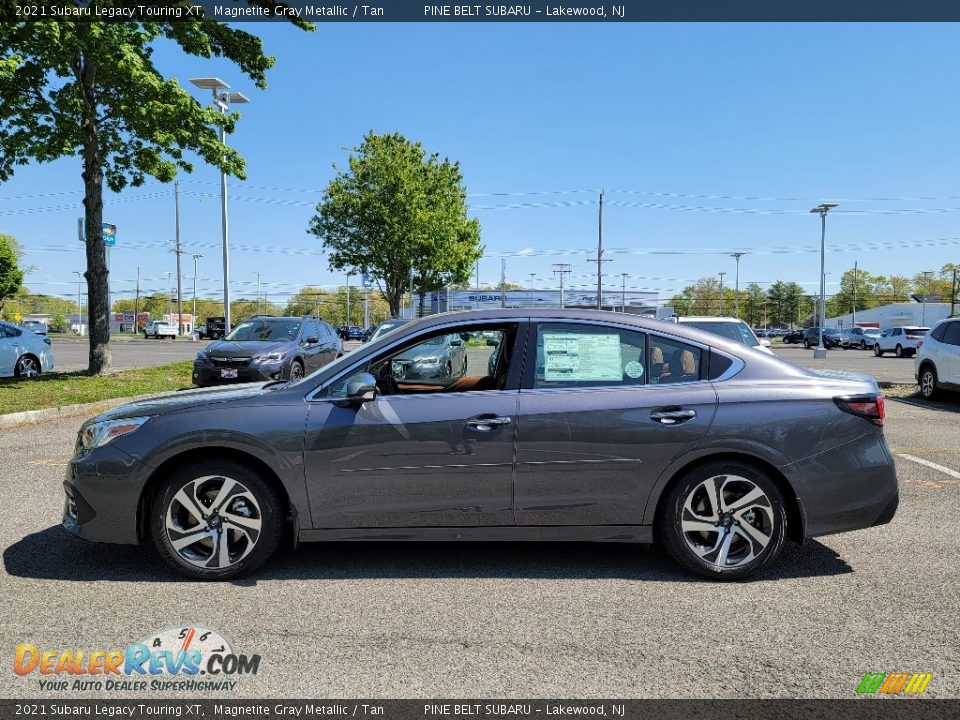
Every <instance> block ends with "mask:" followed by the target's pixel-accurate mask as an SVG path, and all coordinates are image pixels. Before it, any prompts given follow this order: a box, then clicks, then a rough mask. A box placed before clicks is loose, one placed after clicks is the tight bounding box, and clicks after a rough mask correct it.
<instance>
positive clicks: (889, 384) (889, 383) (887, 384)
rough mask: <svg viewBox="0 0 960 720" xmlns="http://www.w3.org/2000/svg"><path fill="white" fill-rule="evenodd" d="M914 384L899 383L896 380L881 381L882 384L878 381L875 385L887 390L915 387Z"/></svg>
mask: <svg viewBox="0 0 960 720" xmlns="http://www.w3.org/2000/svg"><path fill="white" fill-rule="evenodd" d="M916 384H917V383H916V382H899V381H896V380H883V381H882V382H881V381H880V380H878V381H877V385H878V386H879V387H880V388H881V389H884V390H885V389H887V388H896V387H910V386H916Z"/></svg>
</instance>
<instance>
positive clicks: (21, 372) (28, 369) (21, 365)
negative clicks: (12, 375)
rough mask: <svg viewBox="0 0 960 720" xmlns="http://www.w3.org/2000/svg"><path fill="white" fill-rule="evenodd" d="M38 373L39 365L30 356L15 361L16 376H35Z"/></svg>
mask: <svg viewBox="0 0 960 720" xmlns="http://www.w3.org/2000/svg"><path fill="white" fill-rule="evenodd" d="M39 374H40V366H39V364H38V363H37V361H36V360H34V359H33V358H32V357H22V358H20V360H19V361H17V376H18V377H24V378H32V377H37V375H39Z"/></svg>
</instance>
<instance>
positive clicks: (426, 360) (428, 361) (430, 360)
mask: <svg viewBox="0 0 960 720" xmlns="http://www.w3.org/2000/svg"><path fill="white" fill-rule="evenodd" d="M417 362H418V363H420V364H421V365H436V364H437V363H439V362H440V358H439V357H437V356H436V355H431V356H430V357H422V358H420V359H419V360H417Z"/></svg>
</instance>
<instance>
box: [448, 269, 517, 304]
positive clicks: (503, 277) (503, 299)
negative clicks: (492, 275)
mask: <svg viewBox="0 0 960 720" xmlns="http://www.w3.org/2000/svg"><path fill="white" fill-rule="evenodd" d="M506 306H507V259H506V258H500V307H502V308H505V307H506ZM449 307H450V303H449V301H448V302H447V308H448V309H449Z"/></svg>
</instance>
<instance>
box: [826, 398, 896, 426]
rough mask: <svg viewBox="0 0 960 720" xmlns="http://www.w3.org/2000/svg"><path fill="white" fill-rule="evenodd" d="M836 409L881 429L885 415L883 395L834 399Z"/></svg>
mask: <svg viewBox="0 0 960 720" xmlns="http://www.w3.org/2000/svg"><path fill="white" fill-rule="evenodd" d="M833 401H834V402H835V403H836V404H837V407H838V408H840V409H841V410H843V411H844V412H848V413H850V414H851V415H856V416H857V417H862V418H863V419H864V420H869V421H870V422H872V423H873V424H874V425H876V426H877V427H883V419H884V418H885V417H886V415H887V409H886V406H885V405H884V399H883V395H858V396H856V397H835V398H834V399H833Z"/></svg>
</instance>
